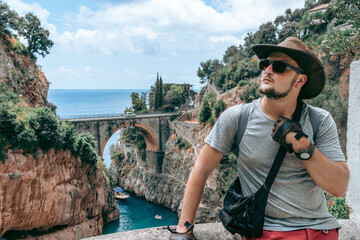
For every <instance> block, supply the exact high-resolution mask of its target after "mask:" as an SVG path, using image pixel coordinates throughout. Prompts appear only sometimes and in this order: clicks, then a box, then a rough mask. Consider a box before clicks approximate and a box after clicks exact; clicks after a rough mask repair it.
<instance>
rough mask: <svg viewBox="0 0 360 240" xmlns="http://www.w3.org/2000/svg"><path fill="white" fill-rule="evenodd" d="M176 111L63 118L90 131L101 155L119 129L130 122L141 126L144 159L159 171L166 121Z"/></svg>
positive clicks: (164, 140)
mask: <svg viewBox="0 0 360 240" xmlns="http://www.w3.org/2000/svg"><path fill="white" fill-rule="evenodd" d="M176 115H178V113H162V114H146V115H145V114H144V115H132V116H124V115H120V116H104V115H98V116H92V117H78V118H72V119H64V120H66V121H68V122H72V123H73V124H74V127H75V129H76V130H77V131H78V132H79V133H83V132H89V133H90V134H92V135H93V136H94V138H95V140H96V142H97V149H96V150H97V152H98V154H99V155H100V156H102V155H103V152H104V148H105V145H106V143H107V142H108V140H109V138H110V137H111V136H112V135H113V134H114V133H115V132H116V131H117V130H119V129H121V128H124V127H129V126H133V127H135V128H137V129H138V130H140V132H141V134H142V135H143V137H144V139H145V142H146V159H147V161H148V164H149V166H150V169H151V170H152V171H154V172H161V171H162V169H161V166H162V162H163V158H164V149H165V143H166V141H167V139H168V138H169V136H170V130H169V129H170V128H169V121H170V119H171V118H172V117H174V116H176Z"/></svg>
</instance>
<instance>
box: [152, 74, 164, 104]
mask: <svg viewBox="0 0 360 240" xmlns="http://www.w3.org/2000/svg"><path fill="white" fill-rule="evenodd" d="M162 105H163V81H162V78H161V77H159V73H157V76H156V82H155V106H154V110H157V109H160V108H161V107H162Z"/></svg>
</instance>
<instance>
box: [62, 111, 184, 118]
mask: <svg viewBox="0 0 360 240" xmlns="http://www.w3.org/2000/svg"><path fill="white" fill-rule="evenodd" d="M154 114H164V115H165V114H174V115H176V114H179V113H176V112H174V113H171V112H162V111H153V112H147V113H135V114H134V115H129V116H126V114H124V113H112V114H90V115H89V114H86V115H63V116H58V117H59V118H60V119H63V120H71V119H83V118H108V117H124V118H133V117H136V116H140V117H141V116H148V115H154Z"/></svg>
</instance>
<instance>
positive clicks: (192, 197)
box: [177, 144, 223, 232]
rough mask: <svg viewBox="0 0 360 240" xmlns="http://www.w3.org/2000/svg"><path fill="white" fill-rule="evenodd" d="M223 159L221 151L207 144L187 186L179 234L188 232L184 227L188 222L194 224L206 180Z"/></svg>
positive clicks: (178, 228) (178, 229)
mask: <svg viewBox="0 0 360 240" xmlns="http://www.w3.org/2000/svg"><path fill="white" fill-rule="evenodd" d="M222 157H223V154H222V153H221V152H220V151H218V150H216V149H215V148H213V147H211V146H210V145H208V144H205V146H204V147H203V148H202V150H201V152H200V154H199V156H198V159H197V160H196V162H195V166H194V168H193V170H192V171H191V174H190V177H189V181H188V183H187V185H186V189H185V196H184V202H183V207H182V210H181V216H180V219H179V224H178V227H177V231H178V232H186V231H187V229H186V227H185V226H184V223H185V222H186V221H188V222H189V223H191V224H193V223H194V219H195V215H196V211H197V209H198V207H199V204H200V200H201V197H202V195H203V192H204V188H205V183H206V180H207V179H208V177H209V175H210V174H211V172H212V171H213V170H214V169H215V168H216V167H217V166H218V164H219V163H220V161H221V159H222Z"/></svg>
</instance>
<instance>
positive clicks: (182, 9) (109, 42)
mask: <svg viewBox="0 0 360 240" xmlns="http://www.w3.org/2000/svg"><path fill="white" fill-rule="evenodd" d="M111 2H112V4H109V2H106V3H105V4H104V3H103V5H100V4H99V5H98V8H96V9H90V7H87V6H80V7H79V8H78V11H77V12H72V13H67V15H66V16H64V19H63V21H66V22H65V23H64V26H66V24H67V23H69V24H70V26H71V29H75V30H67V31H64V32H62V33H59V34H58V33H57V32H56V28H55V26H54V25H52V24H49V23H48V21H47V19H48V17H49V15H50V13H49V12H48V11H47V10H46V9H43V8H42V7H41V6H40V5H39V4H37V3H34V4H27V3H23V2H21V1H20V0H12V3H11V6H12V7H13V8H14V9H16V10H17V11H18V12H20V13H22V14H24V13H26V12H28V11H32V12H34V13H35V14H36V15H37V16H39V18H40V19H41V21H42V23H43V26H44V27H45V28H47V29H49V30H50V32H51V34H52V36H51V38H52V39H53V40H54V42H55V46H54V48H59V49H61V50H62V51H66V52H77V53H83V52H100V53H103V54H108V55H109V54H120V53H128V52H130V53H137V54H153V53H157V52H159V51H165V52H169V53H171V52H179V51H183V50H190V51H191V50H199V49H208V48H211V49H216V48H217V46H224V44H228V45H232V44H236V45H237V44H239V43H241V42H242V41H243V39H239V37H238V36H243V35H244V33H246V32H249V31H255V30H256V29H257V28H258V27H259V25H260V24H262V23H264V22H266V21H269V20H273V19H274V18H275V17H276V16H278V15H280V14H283V13H284V11H285V10H286V9H287V8H292V9H294V8H295V7H301V6H302V4H300V3H299V1H295V0H291V1H288V0H274V1H266V0H242V1H239V0H208V1H207V4H206V3H205V2H204V0H171V1H169V0H142V1H125V2H118V1H111Z"/></svg>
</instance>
